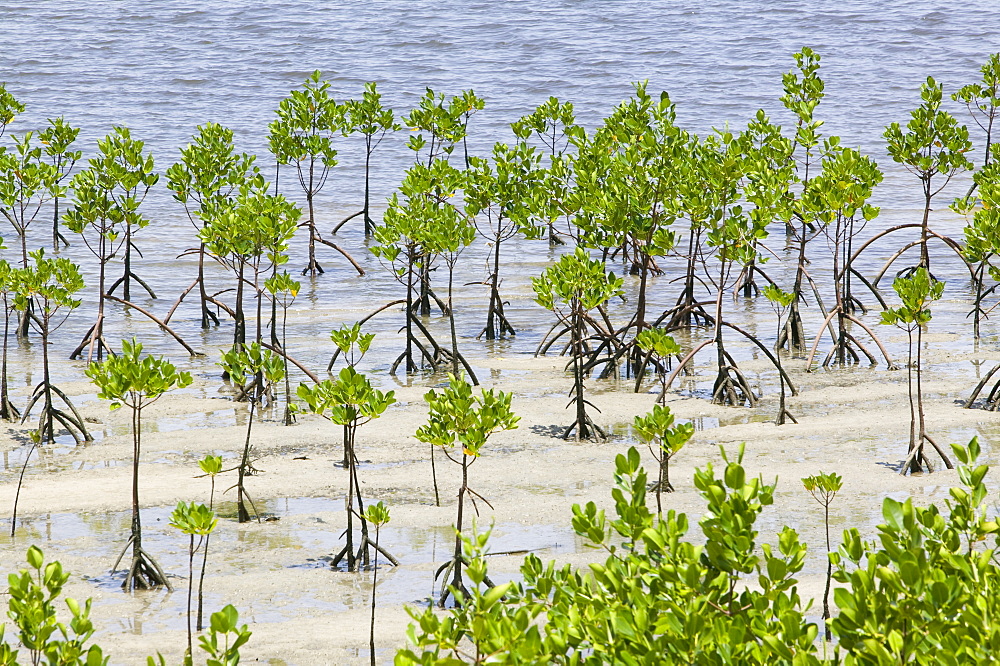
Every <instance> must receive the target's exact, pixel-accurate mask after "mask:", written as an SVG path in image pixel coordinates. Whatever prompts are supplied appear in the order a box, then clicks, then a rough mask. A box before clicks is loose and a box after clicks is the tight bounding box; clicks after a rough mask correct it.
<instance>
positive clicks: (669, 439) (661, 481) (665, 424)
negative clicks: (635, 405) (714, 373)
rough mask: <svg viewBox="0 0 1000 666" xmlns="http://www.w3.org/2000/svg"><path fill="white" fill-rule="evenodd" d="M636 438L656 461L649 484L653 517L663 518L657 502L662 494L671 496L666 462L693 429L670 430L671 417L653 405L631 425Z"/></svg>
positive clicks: (663, 408) (680, 426)
mask: <svg viewBox="0 0 1000 666" xmlns="http://www.w3.org/2000/svg"><path fill="white" fill-rule="evenodd" d="M632 428H633V429H634V430H635V434H636V436H638V438H639V439H640V440H642V441H643V442H645V443H646V446H648V447H649V452H650V453H652V454H653V458H654V459H655V460H656V465H657V471H658V477H657V480H656V482H655V483H653V488H652V489H653V491H654V492H655V493H656V515H657V516H660V517H661V519H662V517H663V506H662V504H661V502H660V495H661V494H662V493H672V492H674V487H673V485H671V483H670V460H671V458H673V457H674V455H675V454H676V453H677V452H678V451H680V450H681V448H683V446H684V445H685V444H687V442H688V440H689V439H691V436H692V435H694V425H693V424H691V423H678V424H677V426H676V427H674V415H673V414H672V413H671V412H670V408H669V407H667V406H666V405H659V404H657V405H653V411H651V412H649V413H648V414H646V415H645V416H636V417H635V421H633V423H632Z"/></svg>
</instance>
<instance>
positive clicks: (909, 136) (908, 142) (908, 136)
mask: <svg viewBox="0 0 1000 666" xmlns="http://www.w3.org/2000/svg"><path fill="white" fill-rule="evenodd" d="M941 97H942V88H941V86H940V85H939V84H938V83H937V82H936V81H935V80H934V79H933V77H927V81H926V83H924V84H922V85H921V86H920V98H921V99H922V100H923V103H922V104H921V105H920V106H919V107H917V108H916V109H914V110H913V111H911V112H910V120H909V122H907V124H906V129H905V131H904V130H903V128H902V127H901V126H900V124H899V123H892V124H891V125H889V126H888V127H886V129H885V133H884V134H883V136H884V137H885V139H886V142H887V144H888V145H887V149H888V151H889V156H890V157H892V159H893V161H894V162H898V163H899V164H902V165H903V166H904V167H905V168H906V169H907V171H909V172H910V173H912V174H914V175H916V176H917V177H919V178H920V179H921V180H922V181H924V182H925V188H926V189H925V194H931V193H932V191H931V190H930V181H931V179H932V178H933V177H934V176H935V175H937V174H940V175H942V176H944V177H945V181H946V183H947V181H948V180H950V179H951V178H952V177H953V176H954V175H955V174H957V173H959V172H961V171H966V170H968V169H971V168H972V163H971V162H969V158H968V157H966V156H965V153H967V152H969V151H970V150H972V143H971V142H970V141H969V130H968V128H967V127H965V126H964V125H959V124H958V121H957V120H955V118H954V116H952V115H951V114H950V113H948V112H947V111H944V110H942V109H941ZM942 187H943V186H942ZM938 191H940V189H939V190H938Z"/></svg>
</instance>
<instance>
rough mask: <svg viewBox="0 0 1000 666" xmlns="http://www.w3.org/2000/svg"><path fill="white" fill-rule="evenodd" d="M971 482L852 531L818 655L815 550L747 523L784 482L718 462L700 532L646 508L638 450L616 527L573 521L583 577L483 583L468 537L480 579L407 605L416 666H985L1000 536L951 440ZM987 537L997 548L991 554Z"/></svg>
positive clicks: (969, 457)
mask: <svg viewBox="0 0 1000 666" xmlns="http://www.w3.org/2000/svg"><path fill="white" fill-rule="evenodd" d="M953 449H954V452H955V456H956V457H957V458H958V460H959V461H960V462H961V463H962V466H960V467H959V470H958V471H959V477H960V479H961V481H962V484H963V487H959V488H953V489H952V490H951V491H950V499H949V500H947V501H946V502H945V504H946V508H945V509H944V510H941V509H939V508H938V507H936V506H935V505H933V504H932V505H931V506H929V507H927V508H920V507H915V506H914V505H913V503H912V501H911V500H906V501H905V502H898V501H896V500H893V499H892V498H886V500H885V503H884V506H883V516H884V518H885V520H886V524H884V525H880V526H879V527H878V541H877V542H874V543H868V542H865V541H864V540H863V539H862V538H861V536H860V534H859V532H858V530H857V529H853V528H852V529H849V530H846V531H845V532H844V539H843V543H842V544H841V546H840V548H839V551H838V552H835V553H831V555H830V558H831V562H832V564H833V578H834V579H835V580H836V581H837V583H839V586H838V587H837V588H836V589H835V590H834V598H835V600H836V605H837V607H838V608H839V614H838V615H836V616H835V618H834V619H833V621H832V623H831V627H832V633H833V635H834V636H835V637H836V639H837V641H838V645H837V647H836V648H835V649H834V650H832V651H831V652H832V654H831V655H830V658H827V654H828V652H827V650H826V649H824V650H823V656H822V657H821V656H820V654H819V647H818V646H817V643H816V639H817V637H818V634H819V627H818V626H817V625H816V623H814V622H808V621H806V618H805V612H806V611H807V610H809V605H808V604H803V602H802V599H801V598H800V597H799V594H798V590H797V584H798V581H797V579H796V576H797V575H798V573H799V571H801V569H802V564H803V561H804V558H805V553H806V545H805V544H803V543H802V542H801V541H800V540H799V536H798V534H797V533H796V532H795V530H793V529H791V528H789V527H785V528H784V529H782V531H781V532H780V533H779V534H778V535H777V539H776V542H777V543H776V544H775V545H773V546H772V545H770V544H761V545H760V546H759V547H758V545H757V531H756V530H755V529H754V523H755V521H756V519H757V517H758V516H759V515H760V513H761V511H762V510H763V508H764V507H765V506H767V505H769V504H771V503H772V501H773V500H772V498H773V493H774V489H775V484H766V483H764V482H763V480H762V479H760V478H759V477H758V478H756V479H750V478H748V477H747V474H746V471H745V470H744V468H743V466H742V458H743V451H742V448H741V450H740V453H739V456H738V457H737V458H736V460H729V459H728V458H727V457H726V456H725V452H723V460H724V462H725V467H724V468H723V470H722V475H721V478H719V477H717V476H716V471H715V470H714V469H713V467H712V466H711V464H709V465H708V466H707V467H706V468H705V469H703V470H698V471H697V472H696V473H695V479H694V482H695V486H696V487H697V488H698V490H699V491H700V493H701V495H702V497H704V499H705V500H706V502H707V504H708V506H707V510H706V511H705V514H704V516H703V517H702V519H701V520H700V521H699V526H700V528H701V532H702V534H701V536H700V537H696V538H695V542H696V543H692V542H691V541H689V540H687V539H686V538H685V537H686V536H687V532H688V519H687V516H686V515H685V514H683V513H676V512H674V511H669V512H667V513H666V514H665V516H664V517H663V519H662V520H656V519H655V516H654V514H653V513H652V512H651V511H650V510H649V509H648V508H647V506H646V488H647V477H646V473H645V471H644V470H643V469H642V468H641V467H640V465H639V454H638V452H637V451H636V450H635V449H630V450H629V452H628V454H627V455H619V456H618V457H617V459H616V462H615V465H616V469H615V488H614V490H612V497H613V499H614V502H615V517H611V518H609V517H607V516H605V513H604V512H603V511H599V510H598V509H597V507H596V506H595V505H594V504H593V503H592V502H591V503H588V504H587V505H586V506H580V505H576V506H574V508H573V527H574V529H575V530H576V532H577V533H578V534H579V535H581V536H582V537H584V538H586V539H587V540H588V541H589V542H590V543H591V544H592V545H593V546H595V547H598V548H601V549H603V550H604V551H605V552H606V553H607V555H608V556H607V558H606V559H605V561H604V562H603V563H599V564H592V565H590V571H589V572H582V571H577V570H574V569H573V568H572V567H571V566H569V565H567V566H563V567H557V566H556V564H555V563H554V562H549V563H548V564H544V563H543V562H542V561H541V560H540V559H539V558H538V557H537V556H535V555H529V556H528V557H527V558H525V560H524V564H523V566H522V567H521V573H522V575H523V581H522V582H509V583H506V584H503V585H499V586H496V587H490V586H488V585H486V584H485V581H486V580H487V571H486V559H485V558H484V557H483V555H484V549H485V547H486V542H487V539H488V536H489V535H488V534H481V535H477V536H476V537H473V538H470V539H467V540H466V541H465V552H464V555H465V557H466V559H467V561H468V566H467V575H468V578H469V580H470V581H472V582H473V585H472V586H470V587H469V589H468V591H467V592H462V591H461V590H455V591H454V592H455V595H456V598H457V599H458V600H459V604H458V605H457V606H456V607H455V608H453V609H451V610H450V611H449V612H448V613H447V614H439V613H437V612H435V611H434V610H432V609H427V610H425V611H422V612H421V611H411V615H412V616H413V618H414V620H416V624H413V625H411V626H410V629H409V632H408V633H409V639H410V642H411V643H412V647H410V648H407V649H403V650H400V651H399V652H398V653H397V655H396V660H395V663H396V664H397V666H405V665H409V664H425V665H439V666H444V665H452V664H484V663H490V664H529V663H530V664H542V663H545V664H827V663H828V664H841V663H843V664H903V663H917V664H931V663H933V664H979V663H986V662H988V661H990V660H991V658H992V655H995V654H998V653H1000V622H998V621H997V619H996V618H998V617H1000V612H998V611H1000V601H998V599H1000V594H998V591H1000V567H998V564H997V561H996V559H995V555H996V552H997V545H998V543H997V542H998V539H997V534H998V532H1000V526H998V524H997V522H996V521H995V520H993V519H992V518H988V517H987V514H986V511H985V510H984V502H985V501H986V495H987V491H986V486H985V485H984V483H983V479H984V477H985V475H986V473H987V471H988V467H987V466H986V465H979V466H975V459H976V457H977V456H978V454H979V444H978V442H977V441H976V440H973V441H972V442H971V443H970V444H969V446H968V448H965V447H961V446H953ZM987 541H989V542H990V544H992V546H990V545H988V544H987Z"/></svg>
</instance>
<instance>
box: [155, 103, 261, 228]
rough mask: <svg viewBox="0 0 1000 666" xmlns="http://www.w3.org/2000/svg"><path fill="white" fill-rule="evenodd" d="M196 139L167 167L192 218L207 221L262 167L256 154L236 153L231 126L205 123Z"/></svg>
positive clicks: (228, 204) (173, 188) (172, 188)
mask: <svg viewBox="0 0 1000 666" xmlns="http://www.w3.org/2000/svg"><path fill="white" fill-rule="evenodd" d="M193 139H194V141H193V142H192V143H189V144H188V145H187V146H185V147H184V148H181V161H180V162H177V163H176V164H174V165H173V166H171V167H170V168H169V169H167V183H168V185H167V186H168V187H169V188H170V191H171V192H172V193H173V196H174V199H176V200H177V201H179V202H180V203H182V204H184V209H185V210H186V211H187V212H188V215H189V216H190V217H191V218H192V221H194V219H195V218H197V219H199V220H201V222H202V223H206V224H207V223H209V222H211V221H212V220H215V219H217V218H219V217H221V216H222V214H223V213H224V212H225V211H226V210H228V209H229V208H230V207H231V206H232V204H233V199H234V196H235V194H236V193H237V192H239V191H240V189H241V187H242V186H243V185H244V184H245V183H246V181H248V180H252V179H253V178H256V177H257V175H258V170H257V167H256V166H255V165H254V161H255V159H256V158H255V157H254V156H253V155H248V154H246V153H236V152H235V147H234V145H233V131H232V130H231V129H229V128H227V127H223V126H222V125H219V124H218V123H205V124H204V125H200V126H199V127H198V133H197V134H196V135H195V136H194V137H193Z"/></svg>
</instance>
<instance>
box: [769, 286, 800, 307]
mask: <svg viewBox="0 0 1000 666" xmlns="http://www.w3.org/2000/svg"><path fill="white" fill-rule="evenodd" d="M761 293H762V294H764V298H766V299H767V300H769V301H770V302H771V303H773V304H774V306H775V307H776V308H778V309H779V311H780V312H784V311H785V309H787V308H788V307H789V306H790V305H791V304H792V302H793V301H794V300H795V294H794V293H791V292H787V291H783V290H782V289H781V287H779V286H778V285H776V284H767V285H765V286H764V288H763V289H762V290H761Z"/></svg>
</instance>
